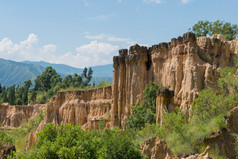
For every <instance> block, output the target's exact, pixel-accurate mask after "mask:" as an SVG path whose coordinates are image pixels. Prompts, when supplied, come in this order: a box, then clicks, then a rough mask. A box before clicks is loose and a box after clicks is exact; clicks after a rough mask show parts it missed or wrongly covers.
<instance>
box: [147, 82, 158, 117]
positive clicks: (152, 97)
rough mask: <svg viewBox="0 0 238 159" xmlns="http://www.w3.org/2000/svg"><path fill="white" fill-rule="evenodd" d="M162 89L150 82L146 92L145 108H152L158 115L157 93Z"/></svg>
mask: <svg viewBox="0 0 238 159" xmlns="http://www.w3.org/2000/svg"><path fill="white" fill-rule="evenodd" d="M160 87H161V85H157V84H156V83H154V82H150V83H149V86H147V87H146V88H145V90H144V106H146V107H147V108H150V109H151V110H152V111H153V112H154V113H156V96H157V94H156V91H157V90H158V89H159V88H160Z"/></svg>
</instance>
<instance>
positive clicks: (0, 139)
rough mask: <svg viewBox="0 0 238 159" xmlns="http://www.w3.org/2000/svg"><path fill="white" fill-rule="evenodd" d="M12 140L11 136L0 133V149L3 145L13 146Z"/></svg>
mask: <svg viewBox="0 0 238 159" xmlns="http://www.w3.org/2000/svg"><path fill="white" fill-rule="evenodd" d="M13 143H14V139H13V137H12V136H11V135H9V134H8V133H5V132H0V147H2V146H3V145H4V144H11V145H12V144H13Z"/></svg>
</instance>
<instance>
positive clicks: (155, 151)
mask: <svg viewBox="0 0 238 159" xmlns="http://www.w3.org/2000/svg"><path fill="white" fill-rule="evenodd" d="M209 149H210V147H209V146H208V147H207V148H206V149H205V151H204V152H203V153H201V154H195V155H184V156H181V157H179V156H176V155H174V154H173V153H172V151H171V150H170V148H169V147H168V146H167V144H166V142H165V140H163V139H160V138H159V137H154V138H151V139H149V140H146V141H145V142H144V143H143V144H142V145H141V152H142V154H143V155H145V156H146V157H148V158H149V159H212V158H211V157H210V156H209V153H208V150H209Z"/></svg>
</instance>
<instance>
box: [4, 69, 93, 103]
mask: <svg viewBox="0 0 238 159" xmlns="http://www.w3.org/2000/svg"><path fill="white" fill-rule="evenodd" d="M92 74H93V70H92V68H91V67H89V68H87V67H85V68H84V70H83V72H82V74H81V75H79V74H77V73H75V74H74V75H67V76H66V77H65V78H64V79H62V77H61V76H60V75H59V74H58V73H57V72H56V70H55V69H54V68H52V67H51V66H48V67H47V68H46V69H45V70H44V71H43V72H42V73H41V74H40V75H39V76H37V77H36V79H35V80H34V83H32V81H31V80H27V81H25V82H24V85H23V86H19V85H17V86H16V85H15V84H14V85H12V86H9V87H6V86H2V85H1V84H0V103H6V102H7V103H9V104H10V105H27V104H28V103H29V101H30V100H32V101H36V102H37V103H45V102H46V101H47V100H49V99H50V98H51V97H52V96H54V95H55V94H56V93H57V91H59V90H60V89H68V88H79V89H83V88H86V87H90V86H91V84H90V82H91V79H92ZM33 84H34V85H33ZM31 87H32V88H31Z"/></svg>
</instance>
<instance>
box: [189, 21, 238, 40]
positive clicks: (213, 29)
mask: <svg viewBox="0 0 238 159" xmlns="http://www.w3.org/2000/svg"><path fill="white" fill-rule="evenodd" d="M189 30H191V31H193V32H194V33H195V34H196V36H197V37H199V36H208V35H209V36H211V35H213V34H223V35H224V37H225V38H226V39H227V40H233V39H235V38H237V35H238V26H237V25H236V24H233V25H232V24H231V23H229V22H225V21H220V20H217V21H215V22H210V21H207V20H205V21H201V20H200V21H198V23H196V24H195V25H193V27H192V29H191V28H190V29H189Z"/></svg>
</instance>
